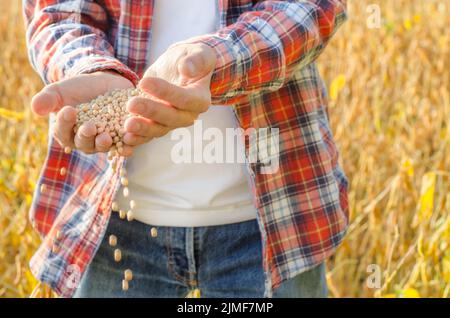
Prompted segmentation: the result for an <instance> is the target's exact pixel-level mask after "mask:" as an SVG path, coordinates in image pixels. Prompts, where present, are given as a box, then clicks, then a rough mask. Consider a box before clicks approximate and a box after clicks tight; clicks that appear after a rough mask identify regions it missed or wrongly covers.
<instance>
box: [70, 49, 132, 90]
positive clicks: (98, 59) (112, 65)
mask: <svg viewBox="0 0 450 318" xmlns="http://www.w3.org/2000/svg"><path fill="white" fill-rule="evenodd" d="M107 70H109V71H115V72H117V73H119V74H120V75H122V76H123V77H125V78H126V79H128V80H129V81H131V82H132V83H133V84H134V85H135V86H136V85H137V84H138V82H139V76H138V75H137V74H136V73H135V72H133V71H132V70H131V69H130V68H129V67H127V66H126V65H125V64H123V63H122V62H120V61H119V60H117V59H116V58H114V57H110V56H86V57H84V58H81V59H79V60H78V61H77V62H76V63H75V64H74V66H72V67H71V68H70V69H69V70H68V71H67V72H66V74H65V76H66V77H67V78H70V77H73V76H77V75H81V74H90V73H94V72H100V71H107Z"/></svg>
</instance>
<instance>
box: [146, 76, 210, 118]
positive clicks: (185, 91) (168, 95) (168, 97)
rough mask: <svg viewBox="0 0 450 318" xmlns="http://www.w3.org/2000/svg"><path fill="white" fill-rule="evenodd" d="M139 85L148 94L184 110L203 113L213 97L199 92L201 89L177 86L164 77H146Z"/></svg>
mask: <svg viewBox="0 0 450 318" xmlns="http://www.w3.org/2000/svg"><path fill="white" fill-rule="evenodd" d="M139 87H140V88H141V89H142V90H143V91H145V92H147V93H148V94H150V95H152V96H154V97H156V98H158V99H161V100H163V101H166V102H168V103H169V104H172V105H173V106H175V107H176V108H179V109H182V110H188V111H192V112H196V113H202V112H205V111H206V110H207V109H208V107H209V105H210V103H211V102H210V100H211V97H210V96H209V95H208V96H207V95H206V94H201V93H199V92H200V90H196V89H193V88H189V87H181V86H177V85H174V84H171V83H169V82H167V81H165V80H163V79H162V78H157V77H145V78H143V79H142V80H141V81H140V83H139Z"/></svg>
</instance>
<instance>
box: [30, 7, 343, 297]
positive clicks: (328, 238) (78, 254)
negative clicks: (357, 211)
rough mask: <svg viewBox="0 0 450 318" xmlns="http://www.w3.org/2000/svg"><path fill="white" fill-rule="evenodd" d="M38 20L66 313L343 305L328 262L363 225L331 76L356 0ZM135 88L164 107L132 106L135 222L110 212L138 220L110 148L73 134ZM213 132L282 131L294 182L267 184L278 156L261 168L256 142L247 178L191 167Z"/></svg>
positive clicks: (44, 218)
mask: <svg viewBox="0 0 450 318" xmlns="http://www.w3.org/2000/svg"><path fill="white" fill-rule="evenodd" d="M24 8H25V9H24V12H25V17H26V22H27V26H28V30H27V39H28V46H29V50H30V59H31V62H32V64H33V66H34V67H35V69H36V70H37V72H38V73H39V74H40V75H41V76H42V78H43V80H44V81H45V83H46V84H47V86H46V87H45V88H44V89H43V90H42V91H41V92H40V93H38V94H37V95H36V96H35V97H34V99H33V101H32V108H33V110H34V112H35V113H37V114H38V115H41V116H47V115H49V114H51V115H52V114H55V115H56V116H54V115H52V116H51V119H52V120H51V127H50V129H51V133H52V134H51V135H52V137H51V140H50V144H49V148H50V149H49V154H48V158H47V160H46V162H45V166H44V169H43V172H42V175H41V178H40V180H39V184H38V187H37V188H38V190H37V191H36V193H35V198H34V202H33V206H32V209H31V216H32V220H33V224H34V226H35V228H36V229H37V230H38V231H39V233H40V234H41V235H42V237H43V243H42V245H41V247H40V248H39V250H38V251H37V253H36V254H35V256H34V257H33V259H32V260H31V269H32V271H33V273H34V274H35V275H36V277H38V278H39V279H40V280H41V281H43V282H46V283H48V284H49V285H50V286H51V287H52V288H53V289H54V290H55V291H56V292H57V293H58V294H60V295H62V296H66V297H70V296H74V295H75V297H99V296H106V297H109V296H110V297H121V296H128V297H178V296H184V295H186V294H187V293H188V292H189V291H191V290H193V289H200V291H201V294H202V295H203V296H205V297H263V296H267V297H272V296H274V297H325V296H326V283H325V278H324V275H325V273H324V261H325V259H326V258H327V257H328V256H329V255H331V254H332V253H333V252H334V251H335V249H336V247H337V246H338V245H339V243H340V242H341V241H342V238H343V236H344V234H345V230H346V228H347V224H348V206H347V181H346V178H345V175H344V173H343V171H342V170H341V168H340V166H339V165H338V162H337V158H338V152H337V150H336V146H335V144H334V142H333V139H332V134H331V132H330V129H329V124H328V118H327V111H326V107H327V99H326V93H325V89H324V85H323V83H322V81H321V79H320V77H319V74H318V71H317V69H316V65H315V60H316V58H317V57H318V56H319V55H320V53H321V52H322V51H323V49H324V48H325V46H326V44H327V43H328V41H329V40H330V38H331V36H332V35H333V34H334V33H335V31H336V29H337V28H338V27H339V26H340V25H341V24H342V22H343V21H344V20H345V17H346V13H345V0H303V1H248V0H241V1H224V0H222V1H217V2H216V1H212V0H195V1H182V0H154V1H138V0H129V1H126V0H123V1H119V0H115V1H94V0H77V1H63V0H52V1H44V0H28V1H24ZM134 85H137V86H138V87H139V88H140V89H141V90H142V91H144V92H146V93H147V94H148V95H149V96H152V98H144V97H135V98H132V99H131V100H129V101H128V104H127V109H128V111H129V112H130V113H131V114H133V116H131V118H129V119H127V121H126V122H125V130H126V133H125V135H124V137H123V138H124V142H125V147H124V152H123V155H124V156H127V157H129V158H128V159H127V160H126V161H125V160H123V158H122V159H121V161H120V165H123V166H124V167H126V168H127V171H128V178H129V188H130V190H131V194H132V195H133V198H136V201H137V202H138V204H137V207H138V208H137V210H136V211H135V212H136V220H135V221H133V222H126V221H122V220H120V219H119V218H118V217H117V216H116V214H113V215H111V212H110V211H111V203H112V201H113V200H118V202H119V203H120V204H121V205H124V204H126V201H125V198H123V197H122V196H121V195H120V194H117V189H118V187H119V184H120V183H119V182H118V180H119V178H120V176H119V174H118V173H114V172H113V170H111V169H109V166H110V165H109V163H108V161H107V159H106V155H105V152H106V151H107V150H108V148H109V147H110V145H111V139H110V137H109V136H108V135H106V134H97V131H96V127H95V126H94V125H92V124H90V123H87V124H85V125H83V126H82V127H81V128H80V129H79V130H78V132H77V134H74V133H73V127H74V124H75V120H76V111H75V109H74V108H73V106H75V105H77V104H79V103H82V102H88V101H89V100H91V99H93V98H94V97H96V96H98V95H101V94H104V93H106V92H108V91H110V90H113V89H124V88H132V87H133V86H134ZM55 117H56V118H55ZM235 119H236V120H235ZM196 123H201V124H203V127H208V128H215V129H218V130H219V132H221V133H223V134H225V131H226V129H230V128H233V129H238V128H243V129H256V130H259V129H267V128H269V129H272V128H276V129H277V131H278V144H277V145H275V146H276V149H277V150H278V153H277V154H276V156H277V158H278V167H277V169H272V171H270V172H269V173H267V171H266V172H264V171H263V170H264V163H267V161H268V160H267V159H270V160H272V159H274V157H273V156H272V154H271V155H269V158H267V156H266V157H264V154H262V153H261V151H260V149H258V160H257V161H255V160H249V156H250V154H249V149H250V148H251V146H252V145H248V144H247V145H246V159H247V163H248V164H247V165H242V164H241V163H239V162H236V160H235V161H233V162H232V163H222V162H218V161H216V162H213V163H206V162H204V161H200V162H194V163H192V164H191V163H183V164H176V163H174V162H173V160H172V159H173V157H171V156H170V155H171V153H172V151H171V150H173V147H174V146H175V145H174V138H172V137H173V134H176V133H177V132H180V131H186V129H187V130H188V132H190V133H195V131H194V130H195V126H196ZM193 124H194V126H192V125H193ZM185 127H188V128H185ZM262 138H263V139H264V137H262ZM268 139H269V140H271V138H270V137H266V139H265V140H263V142H267V140H268ZM258 142H260V140H259V141H258ZM68 147H70V148H75V149H76V150H74V151H72V152H70V151H67V150H68V149H69V148H68ZM236 149H237V151H239V149H240V148H239V147H236V148H233V146H230V147H228V146H225V149H223V150H224V151H225V152H229V151H234V150H236ZM65 150H66V151H65ZM191 150H192V151H193V152H194V156H195V153H197V152H198V151H199V149H198V148H195V147H193V148H191ZM270 160H269V161H270ZM149 233H150V234H149ZM111 235H116V236H117V238H118V242H115V243H116V244H114V243H111V242H110V241H109V238H110V236H111ZM115 245H117V246H115ZM118 248H119V249H120V251H121V255H122V257H120V258H119V260H117V259H116V261H117V263H115V262H114V259H113V253H114V250H115V249H118ZM127 269H132V270H133V279H132V280H131V281H130V286H129V287H130V288H129V290H128V291H127V292H124V291H123V290H122V289H121V282H122V278H123V273H124V271H126V270H127ZM128 274H130V272H128ZM80 280H81V281H80ZM128 280H129V279H128ZM128 280H127V281H128Z"/></svg>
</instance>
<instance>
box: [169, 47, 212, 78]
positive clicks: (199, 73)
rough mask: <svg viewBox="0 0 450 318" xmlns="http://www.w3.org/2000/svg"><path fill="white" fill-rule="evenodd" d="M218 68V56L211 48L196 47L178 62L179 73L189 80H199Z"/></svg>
mask: <svg viewBox="0 0 450 318" xmlns="http://www.w3.org/2000/svg"><path fill="white" fill-rule="evenodd" d="M215 66H216V55H215V53H214V50H213V49H212V48H210V47H204V46H201V47H199V46H196V48H195V49H194V50H192V51H191V52H189V54H187V55H185V56H184V57H183V58H181V59H180V60H179V62H178V71H179V72H180V73H181V74H182V75H183V76H184V77H186V78H188V79H197V78H201V77H203V76H206V75H207V74H209V73H211V72H212V71H213V70H214V67H215Z"/></svg>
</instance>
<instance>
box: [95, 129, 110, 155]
mask: <svg viewBox="0 0 450 318" xmlns="http://www.w3.org/2000/svg"><path fill="white" fill-rule="evenodd" d="M112 142H113V140H112V138H111V136H110V135H109V134H108V133H105V132H104V133H101V134H99V135H97V136H96V137H95V150H96V151H97V152H108V151H109V148H111V146H112Z"/></svg>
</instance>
